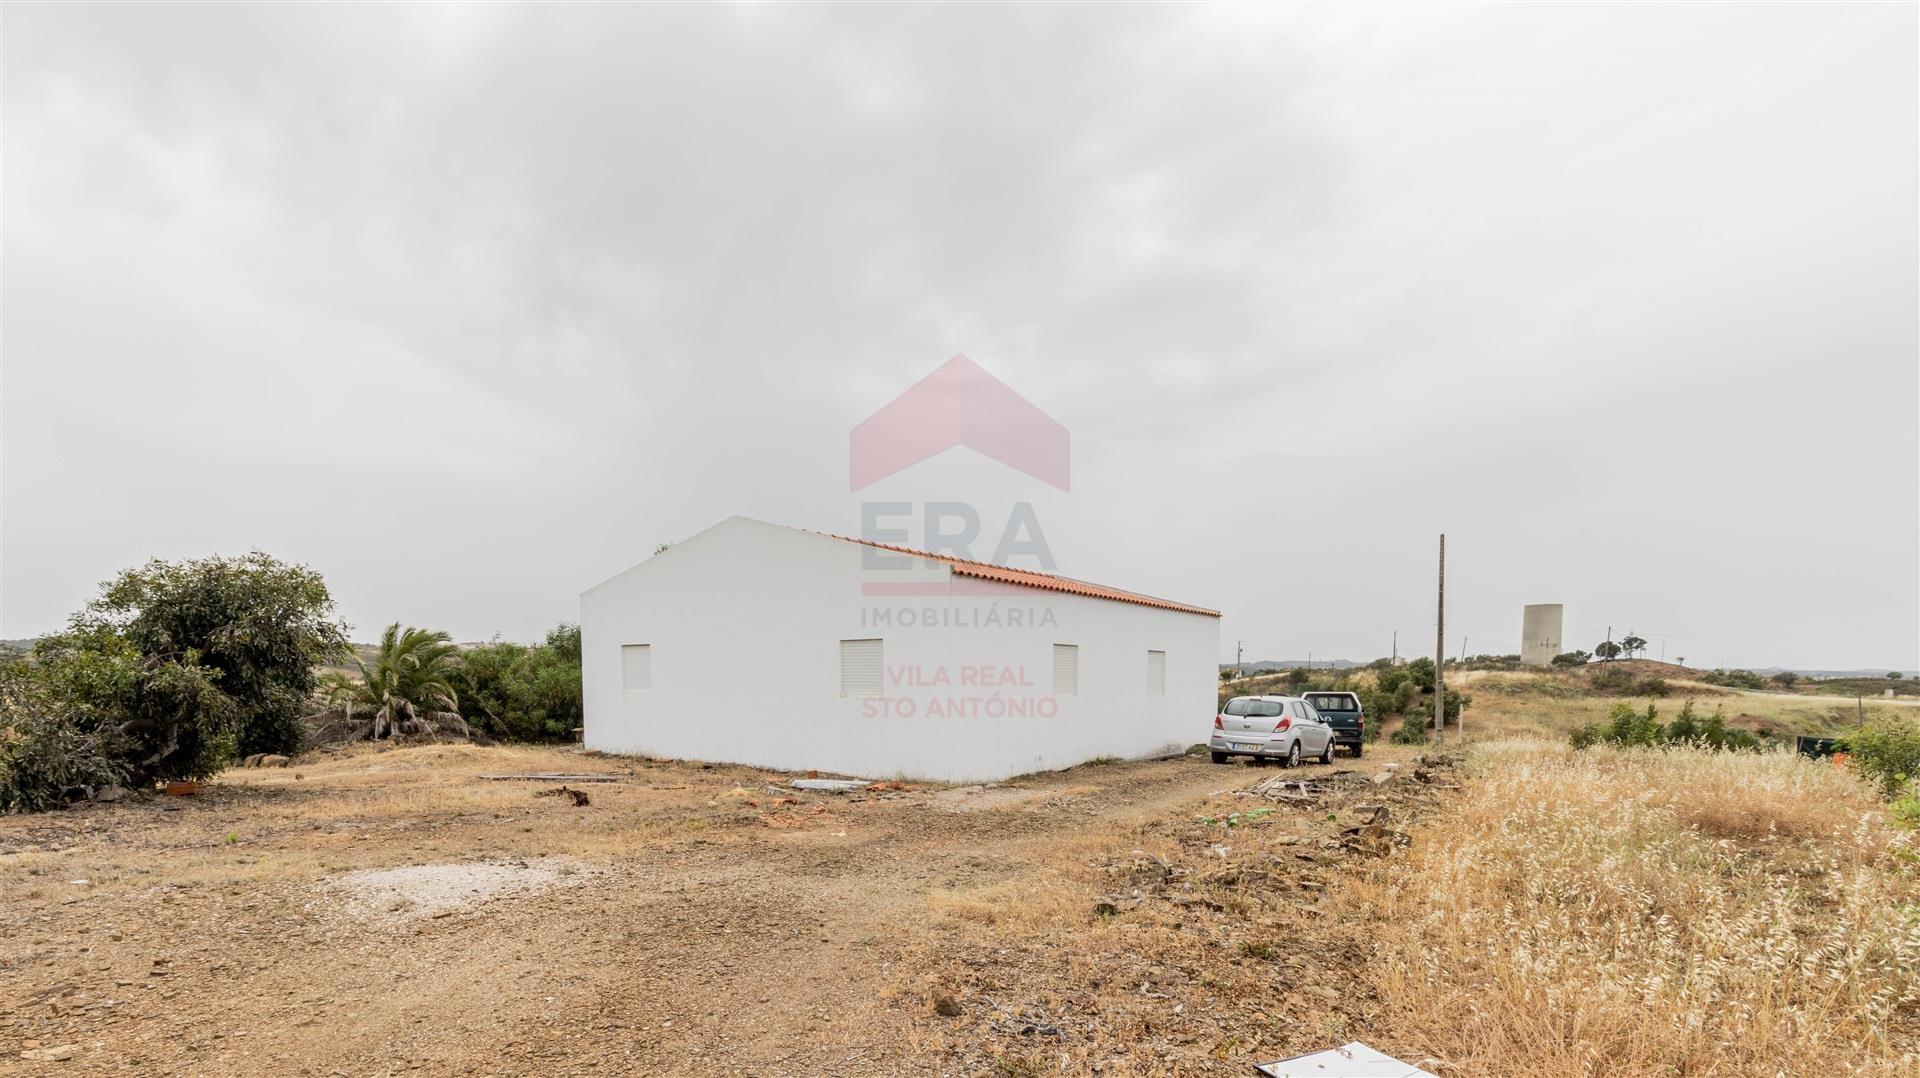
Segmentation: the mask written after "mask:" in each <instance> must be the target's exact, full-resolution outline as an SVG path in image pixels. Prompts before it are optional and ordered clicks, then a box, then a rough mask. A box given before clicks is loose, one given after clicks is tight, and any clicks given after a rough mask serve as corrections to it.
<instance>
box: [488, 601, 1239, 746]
mask: <svg viewBox="0 0 1920 1078" xmlns="http://www.w3.org/2000/svg"><path fill="white" fill-rule="evenodd" d="M461 658H462V660H463V661H462V663H461V665H460V669H459V670H458V671H456V672H455V673H454V675H453V683H454V686H455V690H456V691H457V692H458V694H459V698H460V711H461V715H462V717H463V718H465V719H466V720H467V724H468V726H469V727H470V728H471V729H472V730H473V732H474V733H476V734H481V735H484V736H487V737H493V738H497V739H499V740H502V741H567V740H571V739H572V737H573V730H574V727H576V726H579V725H581V723H582V722H583V721H584V714H585V711H584V709H583V706H582V703H581V691H580V629H579V627H578V626H575V625H561V626H560V627H558V628H556V629H554V630H553V631H552V632H550V633H548V634H547V639H546V641H545V643H541V644H534V645H531V646H529V645H526V644H514V643H493V644H486V645H483V646H481V647H477V648H472V649H470V650H468V651H467V652H465V653H464V654H463V655H462V656H461ZM1236 695H1238V694H1236Z"/></svg>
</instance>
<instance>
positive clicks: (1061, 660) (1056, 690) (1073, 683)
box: [1053, 644, 1080, 696]
mask: <svg viewBox="0 0 1920 1078" xmlns="http://www.w3.org/2000/svg"><path fill="white" fill-rule="evenodd" d="M1053 695H1055V696H1078V695H1080V645H1078V644H1055V645H1053Z"/></svg>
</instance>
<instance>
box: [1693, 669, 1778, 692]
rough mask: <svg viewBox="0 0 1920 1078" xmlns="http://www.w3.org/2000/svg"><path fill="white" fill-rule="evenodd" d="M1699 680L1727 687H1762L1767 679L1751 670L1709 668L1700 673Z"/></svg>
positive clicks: (1764, 686) (1765, 684)
mask: <svg viewBox="0 0 1920 1078" xmlns="http://www.w3.org/2000/svg"><path fill="white" fill-rule="evenodd" d="M1700 680H1701V681H1704V682H1706V683H1707V684H1709V685H1719V686H1722V687H1724V688H1729V689H1764V688H1766V687H1767V679H1766V678H1763V677H1761V676H1760V675H1759V674H1756V673H1754V672H1753V671H1751V670H1718V669H1716V670H1710V671H1708V672H1706V673H1704V674H1701V675H1700Z"/></svg>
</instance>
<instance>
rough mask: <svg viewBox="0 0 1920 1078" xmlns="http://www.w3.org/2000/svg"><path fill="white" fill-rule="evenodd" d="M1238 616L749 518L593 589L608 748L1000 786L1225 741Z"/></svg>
mask: <svg viewBox="0 0 1920 1078" xmlns="http://www.w3.org/2000/svg"><path fill="white" fill-rule="evenodd" d="M1219 617H1220V616H1219V614H1218V613H1217V612H1216V611H1212V610H1207V609H1204V608H1201V607H1196V606H1189V605H1187V604H1184V603H1176V602H1171V601H1169V600H1165V599H1157V598H1154V597H1152V596H1147V595H1141V594H1138V593H1135V592H1127V591H1121V590H1119V589H1116V588H1108V587H1102V586H1100V585H1095V584H1088V583H1085V582H1082V581H1077V580H1072V579H1069V578H1066V577H1060V576H1054V575H1050V574H1046V573H1036V572H1027V571H1023V570H1017V569H1010V568H1007V567H1004V566H997V565H987V564H983V563H979V562H970V561H964V560H962V559H958V558H951V557H946V556H944V555H937V554H926V553H922V552H918V551H907V550H903V549H901V548H896V547H886V546H881V545H878V544H873V543H868V542H865V541H862V540H856V539H847V538H843V537H839V536H831V535H825V534H822V533H819V532H810V531H802V530H799V529H795V528H786V527H781V526H778V525H774V524H767V523H763V522H761V521H757V520H749V519H747V518H745V517H731V518H729V519H727V520H725V521H722V522H721V523H719V524H716V525H714V526H713V527H711V528H708V529H707V530H706V531H703V532H701V533H700V534H698V535H696V536H694V537H693V538H691V539H688V540H686V541H684V542H682V543H679V544H677V545H675V546H673V547H672V548H670V549H668V550H666V551H664V552H662V553H660V554H658V555H655V556H654V557H652V558H649V559H648V560H646V561H644V562H641V563H640V564H639V565H636V566H634V567H633V568H631V569H629V570H627V571H626V572H624V573H621V574H620V575H619V576H616V577H614V578H613V579H611V580H608V581H606V582H605V583H603V584H600V585H599V586H597V587H595V588H592V589H590V590H588V591H587V592H585V593H584V594H583V595H582V596H581V597H580V636H581V649H582V666H583V674H582V676H583V677H584V679H585V694H586V743H587V745H588V747H590V748H595V749H601V750H604V751H607V752H625V753H640V754H645V755H648V756H665V757H680V758H689V759H697V760H714V761H727V762H734V763H744V764H752V765H755V766H760V767H768V768H776V769H782V770H806V769H818V770H821V771H827V772H837V773H841V774H849V775H863V776H869V777H874V778H890V777H895V776H904V777H916V778H928V779H941V780H947V781H987V780H993V779H1001V778H1006V777H1008V776H1010V775H1017V774H1023V773H1026V772H1030V771H1039V770H1047V769H1052V768H1060V767H1069V766H1071V765H1073V764H1077V763H1082V762H1085V761H1087V760H1090V759H1092V758H1094V757H1097V756H1122V757H1127V756H1139V755H1145V754H1148V753H1152V752H1156V751H1161V750H1168V749H1175V748H1179V747H1182V746H1186V745H1191V744H1193V743H1195V742H1199V741H1204V740H1206V738H1207V735H1208V733H1209V732H1210V724H1211V722H1212V717H1213V714H1214V711H1215V691H1216V687H1217V684H1218V675H1217V674H1216V670H1217V669H1218V668H1217V666H1216V662H1217V657H1218V654H1219V643H1220V641H1219V636H1220V630H1219Z"/></svg>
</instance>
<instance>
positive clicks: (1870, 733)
mask: <svg viewBox="0 0 1920 1078" xmlns="http://www.w3.org/2000/svg"><path fill="white" fill-rule="evenodd" d="M1847 743H1848V746H1849V747H1850V748H1851V749H1852V752H1853V764H1854V766H1855V767H1856V768H1858V769H1859V771H1860V774H1861V775H1862V776H1863V777H1865V778H1867V779H1869V780H1871V781H1873V782H1877V783H1879V785H1880V791H1881V793H1882V794H1883V795H1884V796H1885V797H1887V798H1888V799H1889V800H1892V799H1894V798H1896V797H1899V796H1901V795H1902V794H1903V793H1904V792H1906V791H1907V790H1908V789H1909V784H1910V783H1912V782H1913V780H1914V779H1916V778H1920V723H1913V722H1907V721H1905V720H1901V719H1875V720H1874V721H1873V722H1870V723H1868V724H1867V725H1866V726H1865V727H1864V728H1862V729H1860V730H1857V731H1855V732H1854V733H1853V734H1852V735H1851V736H1849V737H1848V738H1847Z"/></svg>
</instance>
